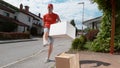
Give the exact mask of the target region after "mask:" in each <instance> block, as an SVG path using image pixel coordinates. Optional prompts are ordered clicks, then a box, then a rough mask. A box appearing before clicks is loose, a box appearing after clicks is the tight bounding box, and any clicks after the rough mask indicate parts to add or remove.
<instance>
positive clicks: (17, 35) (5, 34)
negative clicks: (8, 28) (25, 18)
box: [0, 32, 30, 40]
mask: <svg viewBox="0 0 120 68" xmlns="http://www.w3.org/2000/svg"><path fill="white" fill-rule="evenodd" d="M29 38H30V34H29V33H18V32H9V33H8V32H1V33H0V40H11V39H29Z"/></svg>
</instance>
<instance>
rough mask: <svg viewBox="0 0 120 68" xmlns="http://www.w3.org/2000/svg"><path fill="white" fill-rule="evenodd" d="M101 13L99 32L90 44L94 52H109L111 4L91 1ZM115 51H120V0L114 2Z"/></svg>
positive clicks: (109, 2) (103, 0) (109, 1)
mask: <svg viewBox="0 0 120 68" xmlns="http://www.w3.org/2000/svg"><path fill="white" fill-rule="evenodd" d="M92 1H93V3H97V4H98V8H99V9H100V10H101V11H102V12H103V16H102V22H101V27H100V32H99V33H98V35H97V39H95V40H94V42H93V43H92V48H93V50H94V51H102V52H109V51H110V40H111V21H112V3H111V0H92ZM115 3H116V4H115V11H116V13H115V21H116V23H115V38H114V40H115V42H114V44H115V46H114V47H115V51H120V30H119V29H120V20H119V19H120V4H119V3H120V0H115Z"/></svg>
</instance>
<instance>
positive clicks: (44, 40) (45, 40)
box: [43, 28, 49, 46]
mask: <svg viewBox="0 0 120 68" xmlns="http://www.w3.org/2000/svg"><path fill="white" fill-rule="evenodd" d="M48 35H49V33H48V29H46V28H45V29H44V34H43V45H44V46H45V45H47V44H48Z"/></svg>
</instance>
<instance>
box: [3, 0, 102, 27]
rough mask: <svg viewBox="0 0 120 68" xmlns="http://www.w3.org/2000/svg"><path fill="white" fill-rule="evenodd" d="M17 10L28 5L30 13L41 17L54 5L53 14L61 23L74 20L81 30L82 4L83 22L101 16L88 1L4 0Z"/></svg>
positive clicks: (94, 5)
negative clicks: (49, 6)
mask: <svg viewBox="0 0 120 68" xmlns="http://www.w3.org/2000/svg"><path fill="white" fill-rule="evenodd" d="M4 1H6V2H8V3H10V4H12V5H14V6H16V7H18V8H19V5H20V4H21V3H22V4H23V6H26V5H28V6H29V7H30V12H32V13H35V14H37V15H38V13H41V17H42V16H43V15H44V14H45V13H47V4H49V3H52V4H53V5H54V12H55V13H57V14H59V16H60V18H61V20H62V21H70V20H72V19H74V20H75V23H76V27H77V28H78V29H81V28H82V27H81V26H82V24H81V20H82V12H83V4H78V3H80V2H84V5H85V6H84V8H85V9H84V21H85V20H89V19H92V18H95V17H98V16H101V15H102V13H101V11H99V10H98V8H97V4H91V3H90V1H89V0H4Z"/></svg>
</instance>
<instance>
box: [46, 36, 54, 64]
mask: <svg viewBox="0 0 120 68" xmlns="http://www.w3.org/2000/svg"><path fill="white" fill-rule="evenodd" d="M48 41H49V47H48V57H47V59H48V62H49V58H50V56H51V53H52V50H53V42H54V40H53V38H52V37H51V36H49V38H48Z"/></svg>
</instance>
